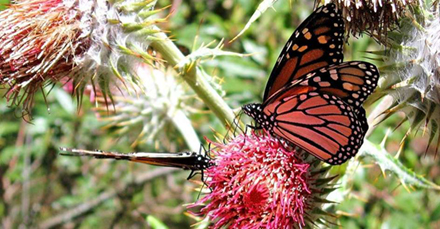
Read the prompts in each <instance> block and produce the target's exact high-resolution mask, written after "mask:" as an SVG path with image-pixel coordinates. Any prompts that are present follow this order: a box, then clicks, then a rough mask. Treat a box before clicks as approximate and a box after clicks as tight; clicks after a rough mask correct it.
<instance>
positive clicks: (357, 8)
mask: <svg viewBox="0 0 440 229" xmlns="http://www.w3.org/2000/svg"><path fill="white" fill-rule="evenodd" d="M318 2H320V1H318ZM324 2H325V4H327V3H330V2H333V3H335V4H336V6H337V7H338V8H339V9H342V15H343V17H344V18H345V21H346V23H345V24H346V26H345V27H346V29H347V31H348V33H351V34H353V35H354V36H357V35H358V34H360V33H362V32H367V33H369V34H371V35H373V36H375V37H377V38H378V39H379V40H380V39H382V37H386V35H387V32H388V31H389V30H392V29H394V28H396V25H397V24H398V20H399V19H400V18H401V17H403V16H404V15H405V12H406V8H407V7H408V6H414V5H418V3H419V1H416V0H406V1H405V0H404V1H399V0H392V1H384V0H365V1H358V0H325V1H324Z"/></svg>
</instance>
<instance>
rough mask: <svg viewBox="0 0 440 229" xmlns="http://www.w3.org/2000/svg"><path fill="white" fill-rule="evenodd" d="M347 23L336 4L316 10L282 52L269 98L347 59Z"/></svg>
mask: <svg viewBox="0 0 440 229" xmlns="http://www.w3.org/2000/svg"><path fill="white" fill-rule="evenodd" d="M343 34H344V22H343V19H342V17H341V14H340V13H339V12H337V11H336V6H335V5H334V4H328V5H325V6H322V7H320V8H318V9H317V10H315V11H314V12H313V13H312V14H311V15H310V16H309V17H308V18H307V19H306V20H305V21H304V22H303V23H302V24H301V25H300V26H299V27H298V28H297V29H296V31H295V32H294V33H293V34H292V36H291V37H290V39H289V40H288V41H287V43H286V45H285V46H284V48H283V49H282V51H281V54H280V56H279V57H278V60H277V62H276V63H275V66H274V68H273V70H272V73H271V74H270V77H269V81H268V82H267V85H266V89H265V92H264V97H263V101H266V100H267V99H268V98H269V97H271V96H272V95H273V94H275V92H277V91H278V90H279V89H281V88H282V87H284V86H285V85H286V84H288V83H290V82H292V81H294V80H296V79H298V78H300V77H302V76H304V75H306V74H307V73H309V72H312V71H314V70H317V69H320V68H322V67H325V66H328V65H330V64H338V63H341V62H342V60H343V53H342V49H343V47H342V46H343V44H344V37H343Z"/></svg>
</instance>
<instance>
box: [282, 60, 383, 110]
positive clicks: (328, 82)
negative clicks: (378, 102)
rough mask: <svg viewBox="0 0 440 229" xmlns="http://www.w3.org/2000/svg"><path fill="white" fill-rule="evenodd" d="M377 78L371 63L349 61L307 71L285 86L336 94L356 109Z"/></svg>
mask: <svg viewBox="0 0 440 229" xmlns="http://www.w3.org/2000/svg"><path fill="white" fill-rule="evenodd" d="M378 79H379V71H378V70H377V68H376V66H374V65H373V64H370V63H368V62H363V61H350V62H344V63H341V64H336V65H330V66H327V67H323V68H321V69H319V70H316V71H313V72H311V73H308V74H307V75H305V76H303V77H301V78H300V79H298V80H296V81H294V82H292V83H291V84H290V85H286V87H289V88H295V87H305V86H307V87H311V88H312V89H311V90H314V91H319V92H321V93H326V94H331V95H335V96H338V97H339V98H341V99H342V100H344V102H346V103H348V104H349V105H350V106H352V107H353V108H355V109H357V108H358V107H361V105H362V103H363V102H364V101H365V100H366V99H367V97H368V96H369V95H371V93H372V92H373V91H374V89H375V88H376V86H377V81H378Z"/></svg>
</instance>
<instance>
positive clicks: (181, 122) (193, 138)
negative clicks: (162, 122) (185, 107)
mask: <svg viewBox="0 0 440 229" xmlns="http://www.w3.org/2000/svg"><path fill="white" fill-rule="evenodd" d="M168 117H169V118H170V119H171V121H172V122H173V124H174V126H175V127H176V128H177V129H178V130H179V132H180V133H181V134H182V137H183V139H185V142H186V145H187V146H188V148H189V149H190V150H191V151H193V152H198V151H199V149H200V140H199V138H198V137H197V134H196V131H195V130H194V128H193V126H192V125H191V121H190V120H189V119H188V117H187V116H186V115H185V113H183V111H182V110H176V111H175V112H173V113H172V114H168Z"/></svg>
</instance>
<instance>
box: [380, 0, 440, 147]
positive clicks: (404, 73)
mask: <svg viewBox="0 0 440 229" xmlns="http://www.w3.org/2000/svg"><path fill="white" fill-rule="evenodd" d="M419 14H421V15H423V17H422V16H420V15H419V16H417V15H416V17H415V18H417V21H416V20H412V19H407V20H404V21H402V26H401V27H400V29H399V31H398V32H395V33H390V35H389V38H388V40H387V46H388V47H389V50H388V51H386V52H380V53H379V52H376V54H378V55H379V56H380V57H381V58H382V59H383V60H384V62H385V66H383V67H381V73H382V76H383V78H382V79H381V81H380V85H379V88H378V93H377V94H376V97H382V96H386V95H392V96H393V101H392V103H391V105H389V106H387V107H385V109H384V111H383V113H384V114H386V116H385V117H383V118H386V117H388V116H390V115H392V114H394V113H396V112H399V111H404V112H405V113H406V117H405V120H404V121H406V120H408V121H410V122H411V127H410V129H409V130H408V132H407V135H408V134H409V133H411V131H417V130H418V129H419V128H420V127H422V128H423V129H424V132H429V134H430V138H429V143H433V141H434V137H435V136H436V135H437V136H439V134H438V133H440V115H439V114H440V54H439V52H438V50H440V24H439V23H440V17H439V15H438V14H437V13H433V12H430V11H429V10H425V9H422V10H421V12H419ZM425 16H427V17H425ZM407 135H406V136H407ZM439 140H440V138H439ZM439 140H437V147H436V148H437V149H436V151H438V145H439V144H440V141H439ZM428 146H429V145H428ZM427 150H428V148H427Z"/></svg>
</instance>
